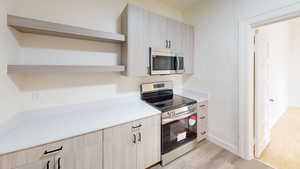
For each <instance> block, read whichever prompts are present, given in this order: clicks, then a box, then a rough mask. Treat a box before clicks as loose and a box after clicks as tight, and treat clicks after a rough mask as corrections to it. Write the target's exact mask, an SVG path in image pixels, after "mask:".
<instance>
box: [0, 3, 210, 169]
mask: <svg viewBox="0 0 300 169" xmlns="http://www.w3.org/2000/svg"><path fill="white" fill-rule="evenodd" d="M39 3H40V2H36V1H34V0H33V1H32V2H30V3H28V4H23V3H19V2H17V1H13V2H11V3H7V7H3V8H4V9H3V11H5V12H3V13H1V17H2V18H3V19H4V18H5V19H4V20H5V21H6V22H5V23H1V28H3V30H4V31H3V30H1V31H3V32H5V33H4V34H5V37H4V38H5V39H6V40H7V41H6V42H5V45H3V46H2V47H3V49H4V50H3V51H5V53H6V54H7V55H8V56H9V57H8V58H6V59H5V60H4V61H3V63H4V65H5V66H3V67H5V70H2V67H1V72H5V73H4V74H5V75H3V76H4V77H3V79H1V83H2V81H3V82H4V83H3V84H4V85H5V87H3V88H1V92H2V90H3V93H4V94H7V96H8V97H7V100H4V101H3V102H2V104H3V105H2V104H1V107H3V110H1V114H2V112H3V118H1V123H0V126H1V129H0V134H1V141H0V143H1V144H0V145H1V148H0V154H1V156H0V161H1V162H0V164H1V165H0V166H1V169H2V168H5V169H6V168H18V169H24V168H33V169H35V168H99V169H100V168H114V169H117V168H147V167H151V166H153V165H156V164H162V165H167V164H168V163H170V162H171V161H173V160H176V159H177V158H178V157H180V156H181V155H183V154H185V153H186V152H189V151H190V150H192V149H194V148H195V147H193V146H192V147H188V148H187V147H184V146H182V145H180V147H182V149H184V150H180V151H178V152H179V154H178V153H177V152H176V151H175V154H176V155H175V157H174V156H172V155H171V157H168V156H167V157H166V158H167V159H165V160H164V156H163V154H162V152H161V148H163V147H164V145H163V144H161V142H162V138H163V136H164V135H161V134H162V133H161V132H162V131H163V130H161V128H163V126H164V124H162V122H163V120H164V118H174V119H176V120H179V119H177V118H178V116H182V113H183V112H184V113H186V112H188V113H187V114H186V115H188V116H187V117H184V119H185V120H184V121H185V123H190V124H188V125H192V126H195V125H196V126H197V127H196V135H197V136H196V137H195V136H193V137H192V140H195V138H197V139H196V140H197V143H198V141H203V139H206V138H207V137H208V134H209V131H208V129H207V128H208V124H207V120H208V119H209V118H208V116H209V113H208V109H209V106H208V98H209V97H208V93H206V92H199V91H193V90H191V89H183V88H184V84H185V83H186V81H188V80H189V79H191V78H193V77H192V75H193V73H194V66H195V65H194V59H195V58H194V57H195V54H194V43H195V40H194V28H193V26H191V25H189V24H185V23H183V22H182V21H178V18H177V16H179V14H178V11H176V10H173V9H172V8H171V7H168V5H166V6H165V8H162V7H161V6H160V5H162V4H159V5H158V7H157V11H160V12H154V11H151V10H146V9H144V8H142V7H140V6H139V5H135V4H131V3H129V5H128V6H127V7H126V5H127V3H125V2H121V4H122V5H118V6H117V7H115V6H114V5H115V4H113V3H106V4H105V3H104V4H101V5H100V6H101V7H102V8H103V9H105V8H106V7H107V10H103V11H101V10H100V11H99V10H98V9H94V8H93V9H91V12H90V13H89V12H87V13H86V14H85V15H84V16H83V15H80V16H78V15H76V11H75V9H76V8H79V7H82V8H83V9H88V8H91V6H88V7H86V6H85V5H86V4H81V3H74V4H73V5H74V6H72V5H71V6H70V9H69V10H70V11H69V12H68V14H66V12H64V11H65V7H63V6H68V5H69V3H67V2H60V3H62V4H60V5H56V4H55V3H50V2H49V4H39ZM64 3H65V4H64ZM144 3H145V4H146V5H145V4H144V7H145V6H148V7H147V8H151V7H153V6H151V5H149V4H148V5H147V2H144ZM137 4H138V3H137ZM34 5H36V6H39V5H40V6H41V7H40V9H35V10H32V6H34ZM81 5H82V6H81ZM97 5H99V4H98V3H97ZM102 5H103V6H102ZM142 6H143V5H142ZM53 9H55V10H53ZM79 9H80V8H79ZM110 9H112V10H114V12H112V13H111V11H109V10H110ZM162 9H165V10H162ZM1 10H2V9H1ZM73 10H74V11H73ZM93 10H95V11H93ZM155 10H156V9H155ZM53 11H56V12H53ZM38 13H42V14H44V15H38ZM72 13H73V14H72ZM93 13H97V16H102V18H101V19H95V20H90V18H93V17H94V14H93ZM157 13H158V14H157ZM62 14H64V15H62ZM105 14H106V15H107V16H109V17H107V18H106V17H103V16H105ZM2 15H3V16H2ZM89 15H90V16H89ZM163 15H167V16H168V17H165V16H163ZM170 16H171V18H173V19H171V18H170ZM88 18H89V19H88ZM109 18H113V19H109ZM176 18H177V19H176ZM68 19H69V20H68ZM66 20H67V21H66ZM179 20H180V19H179ZM84 21H86V22H84ZM116 21H117V22H116ZM82 22H83V23H85V24H86V25H84V24H83V25H82ZM2 24H3V25H2ZM69 25H72V26H69ZM96 30H97V31H96ZM100 30H101V31H100ZM102 31H105V32H102ZM108 32H114V33H108ZM1 49H2V48H1ZM162 49H163V50H162ZM74 50H75V51H74ZM99 53H101V55H99ZM70 55H71V57H70ZM1 62H2V60H1ZM1 64H2V63H1ZM1 66H2V65H1ZM6 72H7V73H6ZM120 74H121V75H120ZM166 74H168V75H166ZM160 75H162V76H160ZM170 81H172V82H173V84H172V83H170ZM152 82H154V83H152ZM143 84H144V85H149V84H150V85H151V84H152V86H153V90H151V91H147V92H146V93H149V92H150V93H156V94H161V93H163V92H162V91H165V90H167V91H168V92H170V91H171V93H168V96H170V97H171V98H172V99H173V97H174V98H176V96H179V97H184V98H187V99H186V100H188V101H187V103H186V102H185V101H183V103H182V102H180V104H179V106H181V107H177V106H178V105H173V106H174V107H176V108H183V107H185V106H190V104H196V107H193V106H191V107H188V108H187V109H185V110H184V111H180V112H178V114H177V113H176V111H175V112H166V113H167V114H166V117H162V116H163V115H164V112H163V111H161V110H160V109H159V108H157V107H155V106H153V105H151V104H148V103H147V101H145V100H142V99H141V97H142V95H143V94H144V93H143V90H142V89H143ZM166 86H168V87H167V88H166ZM140 87H141V89H140ZM172 99H171V101H172V102H177V100H172ZM181 99H182V98H181ZM189 99H190V100H189ZM168 100H170V99H168ZM179 100H180V99H179ZM182 100H185V99H182ZM160 101H161V100H160ZM196 102H197V103H196ZM5 103H7V104H5ZM12 103H13V105H12ZM115 105H116V106H115ZM171 110H172V109H171ZM168 111H169V110H168ZM4 112H5V113H4ZM6 112H7V113H6ZM16 112H21V113H16ZM195 112H196V113H197V114H196V116H195ZM168 113H169V114H168ZM183 116H184V115H183ZM172 122H173V121H172ZM166 124H167V123H166ZM189 132H190V131H186V132H184V131H182V129H179V131H176V132H175V133H176V136H175V139H176V140H177V142H181V141H185V140H186V138H189V137H188V136H189V134H190V133H189ZM118 137H119V138H120V139H116V138H118ZM144 137H145V138H144ZM173 139H174V138H173ZM215 142H216V141H215ZM127 143H128V144H130V146H126V144H127ZM124 144H125V145H124ZM150 145H151V146H154V147H148V146H150ZM183 145H185V144H183ZM118 147H119V148H118ZM177 149H178V147H177V145H176V148H174V149H172V150H177ZM170 152H172V151H170ZM124 153H127V154H129V155H127V156H126V157H127V158H123V154H124ZM165 154H168V153H165ZM120 155H122V156H120ZM164 161H165V162H166V163H167V164H165V163H164Z"/></svg>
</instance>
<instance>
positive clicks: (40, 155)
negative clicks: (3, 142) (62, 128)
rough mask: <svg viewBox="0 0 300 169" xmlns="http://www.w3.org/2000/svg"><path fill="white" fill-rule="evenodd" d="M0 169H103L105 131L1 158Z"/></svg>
mask: <svg viewBox="0 0 300 169" xmlns="http://www.w3.org/2000/svg"><path fill="white" fill-rule="evenodd" d="M0 169H102V131H97V132H93V133H90V134H85V135H82V136H78V137H74V138H71V139H66V140H63V141H60V142H56V143H51V144H47V145H43V146H38V147H35V148H31V149H27V150H24V151H20V152H15V153H11V154H7V155H4V156H0Z"/></svg>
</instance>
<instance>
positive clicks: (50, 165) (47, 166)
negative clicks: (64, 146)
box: [14, 158, 54, 169]
mask: <svg viewBox="0 0 300 169" xmlns="http://www.w3.org/2000/svg"><path fill="white" fill-rule="evenodd" d="M14 169H54V160H53V158H48V159H43V160H39V161H36V162H33V163H30V164H26V165H23V166H20V167H17V168H14Z"/></svg>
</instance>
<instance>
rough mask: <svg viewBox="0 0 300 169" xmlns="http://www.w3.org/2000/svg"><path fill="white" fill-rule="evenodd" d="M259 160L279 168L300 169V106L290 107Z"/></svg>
mask: <svg viewBox="0 0 300 169" xmlns="http://www.w3.org/2000/svg"><path fill="white" fill-rule="evenodd" d="M259 160H262V161H263V162H265V163H267V164H270V165H272V166H273V167H275V168H278V169H300V108H289V110H288V111H287V112H286V113H284V114H283V115H282V117H281V118H280V119H279V121H278V122H277V124H275V126H274V127H273V129H272V134H271V142H270V144H269V145H268V147H267V148H266V149H265V150H264V152H263V153H262V156H261V157H260V158H259Z"/></svg>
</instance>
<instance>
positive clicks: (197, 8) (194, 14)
mask: <svg viewBox="0 0 300 169" xmlns="http://www.w3.org/2000/svg"><path fill="white" fill-rule="evenodd" d="M296 2H298V1H297V0H264V1H261V0H202V1H199V4H198V5H194V6H193V7H192V8H190V9H187V10H185V11H184V18H185V19H186V20H187V21H188V22H189V23H192V24H194V25H196V26H197V30H196V37H195V38H196V59H195V63H194V64H195V68H196V73H195V75H194V76H193V77H192V78H190V79H188V80H187V82H185V86H186V87H188V88H194V89H197V90H199V91H206V90H207V91H209V93H210V103H209V133H210V135H211V138H213V140H215V142H218V143H219V144H221V145H223V146H224V147H226V148H227V149H230V150H232V151H236V150H237V149H238V60H239V56H238V54H237V51H238V39H237V35H238V32H237V30H238V24H239V20H242V19H245V18H248V17H254V16H257V15H259V14H262V13H265V12H268V11H271V10H274V9H277V8H280V7H283V6H286V5H290V4H293V3H296Z"/></svg>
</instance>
